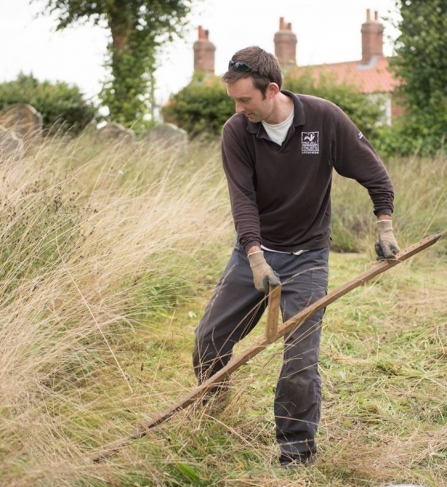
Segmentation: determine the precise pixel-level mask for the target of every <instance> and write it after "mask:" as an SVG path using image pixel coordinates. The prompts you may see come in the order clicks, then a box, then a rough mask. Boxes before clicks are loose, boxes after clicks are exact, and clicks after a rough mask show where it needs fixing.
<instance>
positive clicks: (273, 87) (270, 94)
mask: <svg viewBox="0 0 447 487" xmlns="http://www.w3.org/2000/svg"><path fill="white" fill-rule="evenodd" d="M280 91H281V90H280V89H279V86H278V85H277V84H276V83H270V84H269V85H268V88H267V98H269V99H273V98H275V96H276V95H277V94H278V93H279V92H280Z"/></svg>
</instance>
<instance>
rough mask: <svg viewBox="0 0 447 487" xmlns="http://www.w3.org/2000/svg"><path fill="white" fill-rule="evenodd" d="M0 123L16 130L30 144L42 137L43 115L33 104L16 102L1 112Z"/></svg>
mask: <svg viewBox="0 0 447 487" xmlns="http://www.w3.org/2000/svg"><path fill="white" fill-rule="evenodd" d="M0 125H1V126H2V127H4V128H6V129H8V130H11V131H13V132H15V133H16V134H17V135H18V136H19V137H21V138H22V140H23V142H24V143H25V144H28V143H30V142H34V141H36V140H39V139H40V138H41V137H42V128H43V117H42V115H41V114H40V113H39V112H38V111H37V110H36V109H35V108H34V107H33V106H31V105H28V104H26V103H16V104H15V105H11V106H9V107H6V108H5V109H3V110H2V111H1V112H0Z"/></svg>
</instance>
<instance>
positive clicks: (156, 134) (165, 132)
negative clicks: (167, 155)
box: [143, 123, 188, 149]
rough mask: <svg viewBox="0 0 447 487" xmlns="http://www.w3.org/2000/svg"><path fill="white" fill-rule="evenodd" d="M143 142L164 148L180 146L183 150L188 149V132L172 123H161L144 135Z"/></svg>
mask: <svg viewBox="0 0 447 487" xmlns="http://www.w3.org/2000/svg"><path fill="white" fill-rule="evenodd" d="M143 141H145V142H148V143H150V144H151V145H152V144H153V145H155V146H159V147H163V148H165V147H166V148H167V147H173V146H178V147H179V148H181V149H187V147H188V134H187V132H186V130H184V129H181V128H179V127H177V126H176V125H174V124H172V123H161V124H160V125H157V126H155V127H154V128H153V129H151V130H148V131H147V132H146V133H145V134H144V135H143Z"/></svg>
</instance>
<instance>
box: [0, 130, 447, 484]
mask: <svg viewBox="0 0 447 487" xmlns="http://www.w3.org/2000/svg"><path fill="white" fill-rule="evenodd" d="M1 170H2V178H1V179H0V185H1V189H2V191H1V198H2V201H1V205H2V211H1V220H2V235H1V242H2V245H1V248H0V259H1V264H2V265H1V268H0V286H1V289H2V293H1V309H2V313H1V316H0V374H1V380H0V390H1V394H0V397H1V403H0V410H1V416H0V437H1V438H2V440H1V443H0V485H2V486H3V485H5V486H6V485H7V486H20V487H21V486H45V487H46V486H98V487H99V486H108V485H114V486H143V485H144V486H149V485H151V486H152V485H154V486H171V485H172V486H183V485H203V486H208V485H219V486H227V485H228V486H233V485H236V486H243V485H247V486H253V485H257V486H258V485H259V486H269V485H272V486H273V485H275V486H276V485H278V486H287V485H290V486H292V485H293V486H299V485H303V486H304V485H306V486H308V485H312V486H349V485H352V486H357V485H358V486H373V485H374V486H375V485H377V486H379V485H385V483H386V482H390V483H391V481H398V480H400V481H404V480H406V481H410V480H411V481H414V482H419V483H421V484H424V485H427V486H428V485H430V486H442V485H447V484H445V483H443V482H444V479H445V478H446V475H447V469H446V466H445V465H446V460H447V442H446V437H447V430H446V427H447V410H446V407H445V397H447V376H446V358H447V355H446V349H447V348H446V347H447V344H446V320H447V305H446V304H445V299H444V282H445V278H446V277H447V276H446V274H447V266H446V265H445V246H444V245H445V243H441V242H442V241H441V242H439V243H438V244H436V248H434V249H433V251H428V252H426V253H425V254H422V255H421V256H420V257H419V256H418V257H415V258H413V259H411V261H410V262H408V264H405V265H402V267H401V268H400V267H398V268H395V269H393V270H392V271H390V272H389V273H388V274H387V275H385V276H383V278H382V279H380V280H378V281H377V282H375V283H374V285H371V286H365V287H363V288H360V289H357V290H356V291H354V292H353V293H352V294H351V295H348V296H346V297H345V298H343V299H342V300H340V301H339V302H337V303H335V304H334V305H332V306H331V307H330V308H329V309H328V311H327V314H326V327H325V332H324V338H323V344H322V358H321V370H322V375H323V379H324V391H325V393H324V394H325V398H324V401H325V402H324V409H323V420H322V425H321V429H320V433H319V444H320V450H321V455H320V457H321V458H320V462H319V464H318V466H317V467H315V468H310V469H307V470H300V471H296V472H285V471H281V470H280V469H278V468H277V467H276V457H277V454H278V452H277V447H276V445H275V443H274V421H273V411H272V402H273V389H274V386H275V381H276V376H277V374H278V372H279V365H280V362H281V344H279V343H276V344H273V345H272V346H271V347H269V349H268V350H267V351H266V352H265V353H264V354H261V355H260V356H258V357H256V358H255V359H253V360H252V361H251V362H250V363H249V364H247V365H246V366H244V367H243V368H242V370H239V371H237V372H236V373H235V377H234V381H235V385H236V387H235V391H234V394H233V397H232V400H231V403H230V405H229V407H228V408H227V409H226V410H225V411H224V413H223V414H222V416H220V417H219V418H212V417H209V416H207V414H206V411H203V412H195V413H192V412H190V411H184V412H181V413H179V414H178V415H176V416H175V417H174V418H172V419H171V420H170V421H169V422H167V423H165V424H163V425H160V426H159V427H157V428H156V429H154V430H151V431H150V432H148V436H147V437H146V438H143V439H141V440H138V441H134V442H131V443H130V444H129V445H128V446H127V447H126V448H124V449H123V450H122V451H120V452H118V454H117V455H116V456H114V457H112V458H110V459H108V460H107V461H104V462H102V463H99V464H92V463H91V462H90V461H89V460H88V458H89V457H90V456H91V455H92V454H94V453H95V452H96V451H98V449H99V448H101V446H103V445H104V444H107V443H109V442H113V441H114V440H117V439H120V438H125V437H127V435H128V434H129V432H130V431H132V429H133V428H134V427H135V426H137V425H139V424H142V423H144V422H145V421H147V420H149V419H150V418H152V417H153V416H154V415H155V414H156V413H157V412H159V411H161V410H163V409H165V408H167V407H169V406H170V405H171V404H172V403H174V402H176V401H177V400H178V399H180V398H181V397H182V396H183V395H185V394H187V393H188V392H189V391H190V390H191V388H192V387H194V385H195V379H194V376H193V373H192V370H191V359H190V355H191V350H192V342H193V330H194V328H195V326H196V324H197V320H198V318H199V316H200V313H201V312H202V311H203V307H204V305H205V303H206V301H207V299H208V297H209V295H210V292H211V289H212V286H213V285H214V283H215V281H216V280H217V277H218V275H219V273H220V270H221V268H222V266H223V264H224V263H225V261H226V258H227V256H228V254H229V252H230V249H231V244H232V232H233V230H232V223H231V218H230V214H229V208H228V197H227V191H226V183H225V181H224V177H223V174H222V171H221V166H220V158H219V151H218V148H217V146H200V145H198V146H192V147H190V148H189V150H188V152H187V153H184V152H182V151H181V149H180V147H175V146H174V147H171V148H169V149H165V150H159V149H157V148H151V147H147V146H142V145H138V144H134V145H131V146H124V145H123V146H120V145H117V144H110V145H109V146H104V145H98V144H97V143H95V142H94V141H93V140H89V139H88V138H80V139H76V140H72V141H67V140H60V141H54V140H53V141H51V140H50V141H47V142H45V143H43V144H42V145H41V146H40V147H37V148H35V149H34V152H32V153H31V154H28V155H27V156H26V157H25V158H24V159H22V160H20V161H12V160H10V161H8V160H5V161H3V162H2V166H1ZM390 171H391V173H392V175H393V180H394V183H395V187H396V194H397V201H396V206H397V208H396V217H395V226H396V234H397V237H398V240H399V242H400V243H401V245H402V247H404V246H406V245H407V244H410V243H413V242H414V241H417V240H419V239H420V238H422V237H423V236H425V235H427V234H430V233H434V232H437V231H441V230H443V229H444V228H443V225H444V223H445V220H444V218H445V208H447V201H446V199H447V197H446V196H445V192H444V191H443V189H442V184H440V181H445V161H444V160H437V161H429V160H420V159H414V160H410V161H408V160H406V161H404V160H402V161H393V163H392V164H390ZM350 183H351V182H350V181H345V180H341V179H337V178H336V179H335V181H334V215H335V222H334V226H335V229H334V244H335V245H334V248H335V249H338V250H343V251H347V250H348V251H352V250H357V251H358V250H361V251H362V253H359V254H345V255H343V254H337V253H333V254H332V255H331V259H332V266H331V286H335V285H337V284H341V283H342V282H343V281H344V280H347V279H349V278H351V277H352V276H353V275H355V274H356V273H358V272H360V271H363V270H364V268H365V267H366V266H368V265H370V264H371V261H372V260H373V259H374V256H373V254H372V251H371V250H370V248H372V247H373V243H374V218H373V216H372V213H371V208H370V203H369V202H368V199H367V196H366V195H365V194H364V190H363V192H362V189H361V188H359V189H357V187H356V186H355V185H351V184H350ZM352 234H354V235H355V238H352V237H348V236H349V235H352ZM261 333H262V326H260V327H259V329H258V330H256V331H255V332H254V334H253V336H252V337H250V338H249V340H256V339H257V337H259V335H260V334H261ZM244 346H245V344H241V345H240V346H239V348H244Z"/></svg>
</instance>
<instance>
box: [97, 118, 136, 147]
mask: <svg viewBox="0 0 447 487" xmlns="http://www.w3.org/2000/svg"><path fill="white" fill-rule="evenodd" d="M96 136H97V138H98V140H100V141H101V142H116V143H121V142H124V143H127V142H133V141H134V140H135V133H134V131H133V130H130V129H126V128H125V127H123V126H122V125H121V124H119V123H116V122H110V123H108V124H107V125H104V127H101V128H100V129H98V130H97V133H96Z"/></svg>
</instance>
